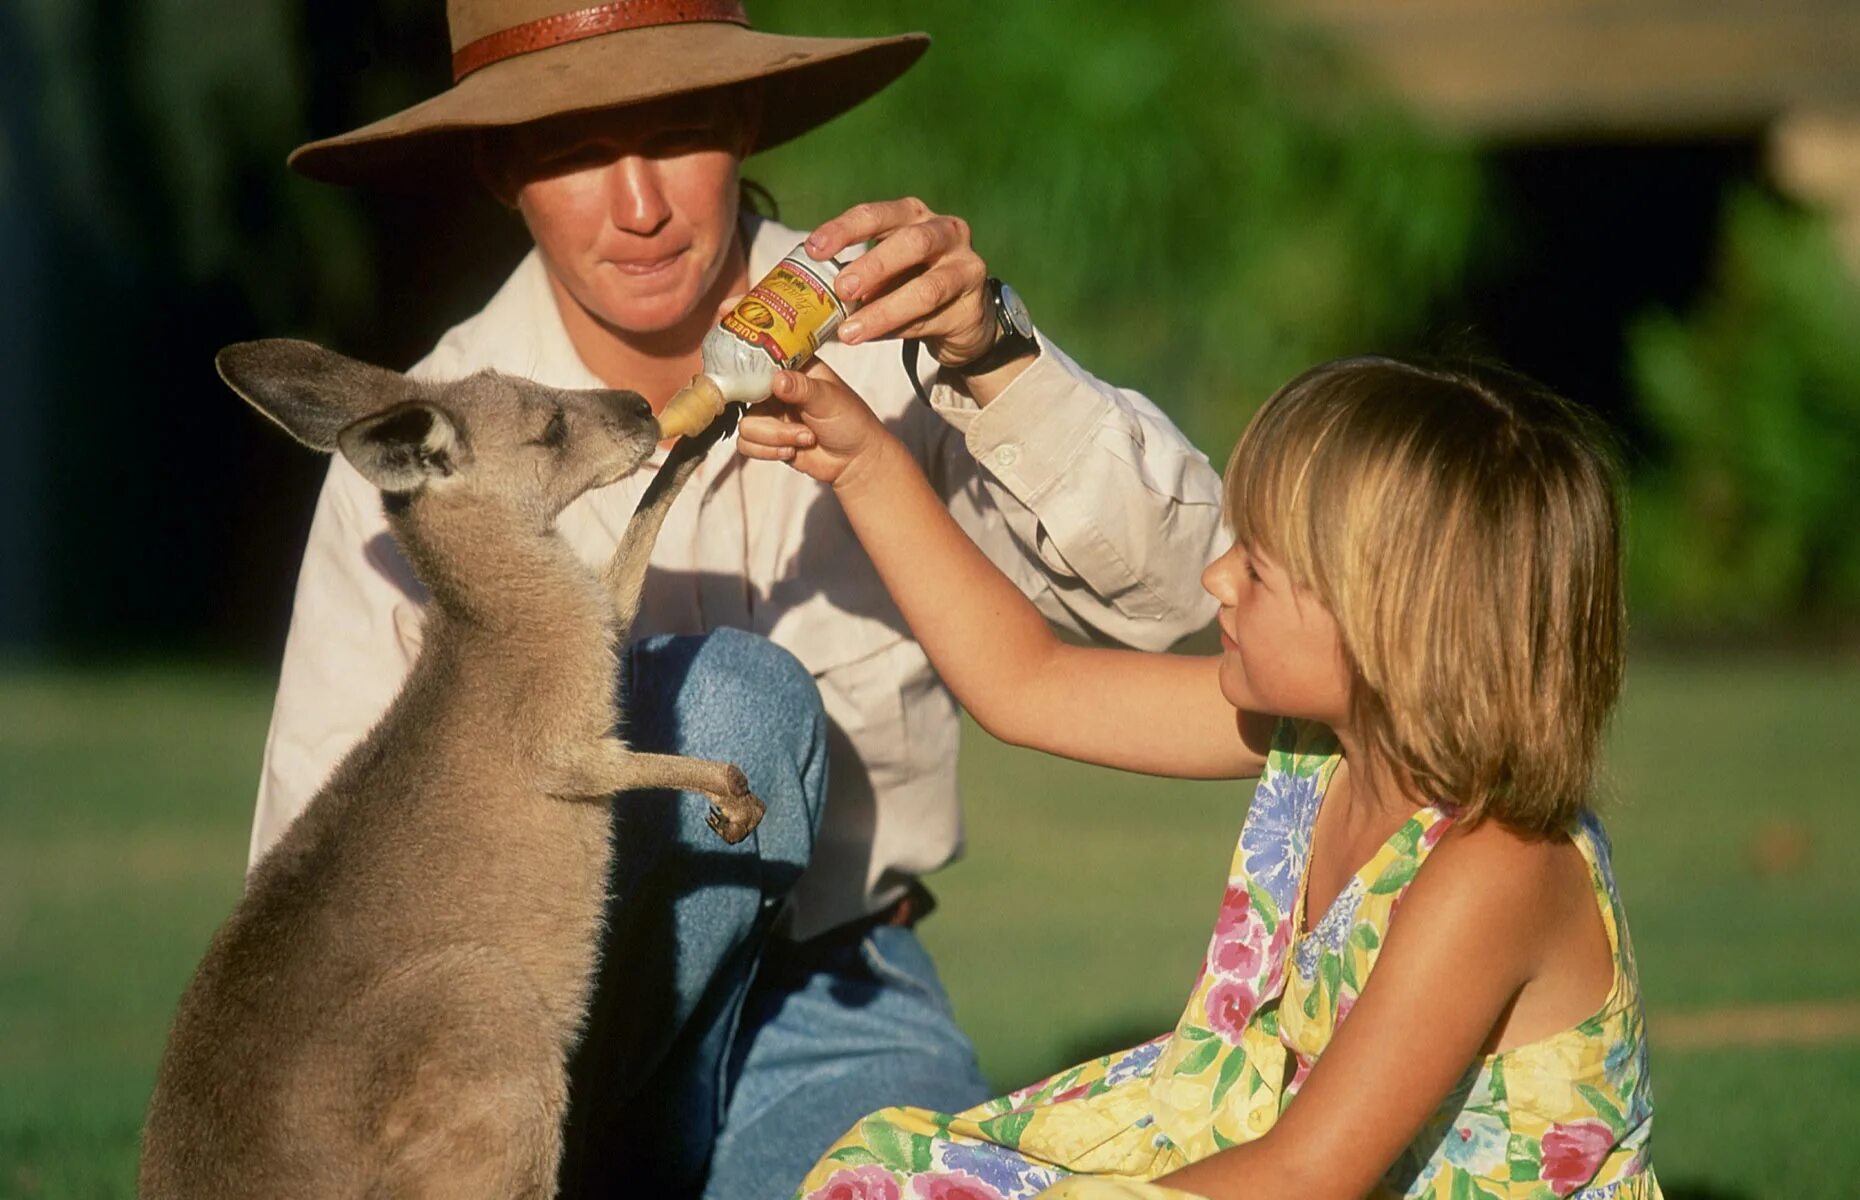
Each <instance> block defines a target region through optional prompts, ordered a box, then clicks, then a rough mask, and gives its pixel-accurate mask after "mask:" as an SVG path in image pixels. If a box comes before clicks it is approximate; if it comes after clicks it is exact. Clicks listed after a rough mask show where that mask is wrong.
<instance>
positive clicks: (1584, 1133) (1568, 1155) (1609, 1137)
mask: <svg viewBox="0 0 1860 1200" xmlns="http://www.w3.org/2000/svg"><path fill="white" fill-rule="evenodd" d="M1614 1148H1615V1131H1614V1130H1612V1129H1610V1128H1609V1127H1608V1124H1607V1122H1605V1121H1598V1120H1596V1119H1595V1118H1593V1117H1591V1118H1590V1119H1588V1120H1586V1121H1571V1122H1570V1123H1569V1124H1567V1125H1552V1126H1551V1127H1550V1132H1548V1133H1546V1134H1544V1140H1543V1150H1544V1166H1543V1181H1544V1182H1545V1183H1547V1184H1549V1185H1550V1190H1551V1191H1553V1192H1555V1193H1556V1194H1557V1195H1559V1196H1567V1195H1569V1194H1570V1193H1571V1192H1574V1191H1575V1190H1576V1189H1577V1188H1579V1187H1581V1186H1582V1185H1583V1184H1585V1183H1587V1182H1589V1180H1591V1179H1594V1178H1595V1173H1596V1172H1597V1171H1599V1170H1601V1167H1602V1163H1603V1162H1604V1161H1605V1160H1606V1159H1607V1158H1608V1152H1609V1151H1610V1150H1613V1149H1614Z"/></svg>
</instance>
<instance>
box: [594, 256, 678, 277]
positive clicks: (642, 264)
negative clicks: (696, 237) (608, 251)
mask: <svg viewBox="0 0 1860 1200" xmlns="http://www.w3.org/2000/svg"><path fill="white" fill-rule="evenodd" d="M683 253H684V251H682V250H675V251H673V252H672V253H670V254H667V255H665V256H664V257H663V258H610V259H608V260H607V262H608V264H609V265H610V266H612V267H613V268H614V270H616V271H619V272H621V273H622V274H626V275H654V274H657V273H658V272H660V271H663V270H665V269H666V268H667V267H669V266H671V265H672V264H673V263H675V262H677V261H678V256H679V255H681V254H683Z"/></svg>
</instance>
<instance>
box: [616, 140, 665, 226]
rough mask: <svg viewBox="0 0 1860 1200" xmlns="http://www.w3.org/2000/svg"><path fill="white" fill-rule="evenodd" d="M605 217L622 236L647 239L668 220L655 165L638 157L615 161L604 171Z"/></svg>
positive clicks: (630, 156) (628, 156)
mask: <svg viewBox="0 0 1860 1200" xmlns="http://www.w3.org/2000/svg"><path fill="white" fill-rule="evenodd" d="M607 194H608V198H607V206H608V215H609V217H610V219H611V220H612V221H613V224H614V228H616V229H618V230H620V231H621V232H622V233H633V234H638V235H639V236H641V237H649V236H651V235H652V234H654V233H657V232H658V231H659V227H660V226H662V225H664V224H665V222H666V220H667V219H668V218H670V217H671V215H672V209H671V205H670V204H669V203H667V201H666V199H665V189H664V188H663V187H662V186H661V185H660V180H659V171H658V164H656V163H655V162H653V160H651V159H649V158H645V157H642V156H641V155H638V154H628V155H625V156H624V157H622V158H618V159H615V160H614V163H613V165H612V166H611V167H609V168H608V169H607Z"/></svg>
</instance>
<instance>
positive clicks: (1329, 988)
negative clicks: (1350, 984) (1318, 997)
mask: <svg viewBox="0 0 1860 1200" xmlns="http://www.w3.org/2000/svg"><path fill="white" fill-rule="evenodd" d="M1318 977H1319V978H1321V979H1322V980H1323V981H1324V990H1325V991H1326V992H1327V993H1329V994H1330V997H1331V1000H1332V1002H1333V1003H1335V1001H1336V998H1337V989H1338V985H1339V984H1341V983H1342V982H1343V964H1342V963H1341V962H1339V961H1338V960H1337V956H1336V955H1335V954H1332V953H1331V952H1330V951H1328V950H1326V951H1325V952H1324V956H1323V957H1322V958H1320V959H1318Z"/></svg>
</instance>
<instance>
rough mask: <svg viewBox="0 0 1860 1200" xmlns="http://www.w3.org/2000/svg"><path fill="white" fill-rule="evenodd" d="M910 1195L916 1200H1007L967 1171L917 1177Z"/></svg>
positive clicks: (913, 1181)
mask: <svg viewBox="0 0 1860 1200" xmlns="http://www.w3.org/2000/svg"><path fill="white" fill-rule="evenodd" d="M894 1194H895V1193H894ZM911 1194H912V1195H913V1196H915V1197H916V1198H917V1200H1007V1198H1006V1197H1005V1196H1003V1195H1002V1194H1001V1193H1000V1192H997V1191H996V1190H995V1189H994V1188H992V1187H990V1186H989V1185H988V1184H986V1183H983V1182H982V1181H981V1180H980V1179H977V1178H976V1177H975V1176H973V1175H971V1174H969V1173H968V1172H967V1171H951V1172H949V1173H947V1174H941V1173H939V1174H936V1175H919V1176H917V1177H916V1178H915V1179H913V1180H911Z"/></svg>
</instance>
